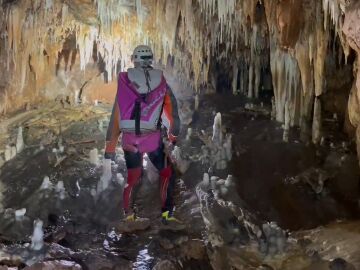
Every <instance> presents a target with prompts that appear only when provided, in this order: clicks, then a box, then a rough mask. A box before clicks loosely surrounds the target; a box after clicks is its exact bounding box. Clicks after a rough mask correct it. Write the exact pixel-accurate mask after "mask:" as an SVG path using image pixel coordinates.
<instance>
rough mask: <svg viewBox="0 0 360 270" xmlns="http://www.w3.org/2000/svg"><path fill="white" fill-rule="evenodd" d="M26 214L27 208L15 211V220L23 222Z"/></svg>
mask: <svg viewBox="0 0 360 270" xmlns="http://www.w3.org/2000/svg"><path fill="white" fill-rule="evenodd" d="M25 213H26V208H22V209H18V210H16V211H15V220H16V221H21V220H22V219H23V218H24V216H25Z"/></svg>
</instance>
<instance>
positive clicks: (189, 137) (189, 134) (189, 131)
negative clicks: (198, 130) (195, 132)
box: [185, 128, 192, 141]
mask: <svg viewBox="0 0 360 270" xmlns="http://www.w3.org/2000/svg"><path fill="white" fill-rule="evenodd" d="M191 135H192V128H188V129H187V133H186V138H185V139H186V140H187V141H189V140H190V139H191Z"/></svg>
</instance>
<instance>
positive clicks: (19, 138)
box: [16, 127, 24, 153]
mask: <svg viewBox="0 0 360 270" xmlns="http://www.w3.org/2000/svg"><path fill="white" fill-rule="evenodd" d="M23 149H24V138H23V128H22V127H19V129H18V134H17V138H16V152H17V153H20V152H21V151H22V150H23Z"/></svg>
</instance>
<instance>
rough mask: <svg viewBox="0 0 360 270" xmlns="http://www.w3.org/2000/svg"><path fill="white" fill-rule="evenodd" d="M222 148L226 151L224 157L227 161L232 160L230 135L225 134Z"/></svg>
mask: <svg viewBox="0 0 360 270" xmlns="http://www.w3.org/2000/svg"><path fill="white" fill-rule="evenodd" d="M224 149H225V152H226V158H227V160H228V161H230V160H232V135H231V134H226V140H225V143H224Z"/></svg>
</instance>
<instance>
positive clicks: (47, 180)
mask: <svg viewBox="0 0 360 270" xmlns="http://www.w3.org/2000/svg"><path fill="white" fill-rule="evenodd" d="M52 188H53V185H52V183H51V182H50V178H49V177H48V176H45V177H44V180H43V182H42V183H41V186H40V189H41V190H49V189H52Z"/></svg>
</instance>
